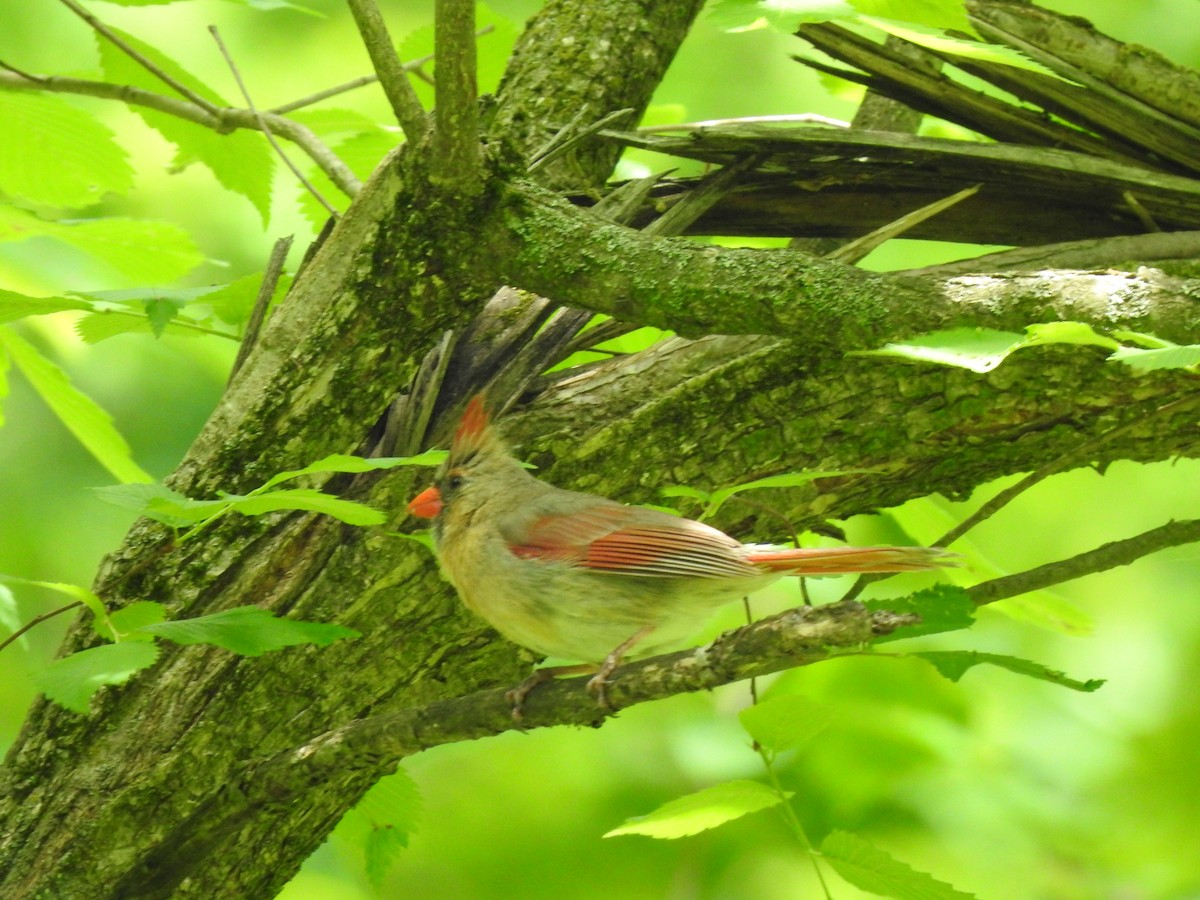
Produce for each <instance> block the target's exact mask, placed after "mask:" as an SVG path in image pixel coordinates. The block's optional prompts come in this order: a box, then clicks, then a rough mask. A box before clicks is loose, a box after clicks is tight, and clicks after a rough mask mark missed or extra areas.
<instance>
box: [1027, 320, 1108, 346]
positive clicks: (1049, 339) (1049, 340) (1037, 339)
mask: <svg viewBox="0 0 1200 900" xmlns="http://www.w3.org/2000/svg"><path fill="white" fill-rule="evenodd" d="M1025 334H1026V337H1025V340H1024V341H1022V342H1021V344H1022V346H1024V347H1036V346H1038V345H1039V344H1081V345H1084V346H1093V347H1103V348H1104V349H1106V350H1116V349H1118V348H1119V347H1120V346H1121V345H1120V344H1119V343H1118V342H1117V341H1115V340H1113V339H1112V338H1110V337H1108V336H1107V335H1103V334H1100V333H1098V332H1097V331H1096V329H1094V328H1093V327H1092V326H1091V325H1088V324H1087V323H1085V322H1045V323H1043V324H1040V325H1026V326H1025Z"/></svg>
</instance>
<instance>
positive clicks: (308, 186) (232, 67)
mask: <svg viewBox="0 0 1200 900" xmlns="http://www.w3.org/2000/svg"><path fill="white" fill-rule="evenodd" d="M208 32H209V34H211V35H212V36H213V40H214V41H216V42H217V47H218V48H219V49H220V51H221V55H222V56H223V57H225V62H226V63H228V64H229V71H230V72H232V73H233V79H234V81H236V82H237V86H238V90H240V91H241V92H242V97H243V98H244V99H245V101H246V107H247V108H248V109H249V110H250V113H251V114H252V115H253V116H254V120H255V121H256V122H257V123H258V127H259V129H260V130H261V131H262V133H263V134H264V135H266V138H267V142H268V143H269V144H270V145H271V148H272V149H273V150H274V151H275V153H276V154H277V155H278V156H279V158H280V159H282V160H283V164H284V165H285V166H287V167H288V169H290V170H291V173H292V174H293V175H295V176H296V180H297V181H299V182H300V184H301V185H303V186H304V189H305V190H306V191H308V192H309V193H310V194H312V195H313V196H314V197H316V198H317V202H318V203H320V204H321V205H322V206H323V207H325V211H326V212H327V213H329V215H331V216H332V217H333V218H335V219H336V218H337V217H338V211H337V209H336V208H335V207H334V205H333V204H332V203H330V202H329V201H328V200H326V199H325V197H324V195H323V194H322V193H321V192H320V191H318V190H317V188H316V186H315V185H314V184H313V183H312V182H311V181H309V180H308V179H307V178H305V177H304V173H303V172H301V171H300V168H299V167H298V166H297V165H296V164H295V163H294V162H292V161H291V159H289V158H288V155H287V154H286V153H284V152H283V148H282V147H280V146H279V142H278V141H276V140H275V135H273V134H271V129H270V128H268V127H267V123H266V120H265V119H264V118H263V116H262V113H260V112H259V111H258V110H257V109H256V108H255V106H254V101H253V100H251V99H250V91H249V90H247V89H246V82H244V81H243V80H242V73H241V72H239V71H238V67H237V64H236V63H235V62H234V61H233V57H232V56H231V55H230V53H229V49H228V48H227V47H226V46H225V42H224V41H223V40H221V32H219V31H218V30H217V26H216V25H209V26H208Z"/></svg>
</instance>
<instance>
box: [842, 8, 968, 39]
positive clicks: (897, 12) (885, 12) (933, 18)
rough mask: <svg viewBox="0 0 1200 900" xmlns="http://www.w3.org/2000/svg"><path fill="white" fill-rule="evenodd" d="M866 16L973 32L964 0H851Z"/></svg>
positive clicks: (864, 17) (934, 27) (941, 28)
mask: <svg viewBox="0 0 1200 900" xmlns="http://www.w3.org/2000/svg"><path fill="white" fill-rule="evenodd" d="M849 2H850V5H851V6H853V7H854V8H855V9H856V10H858V11H859V12H860V13H862V14H863V19H864V20H866V19H867V17H869V16H879V17H881V18H883V19H891V20H893V21H895V22H904V23H907V24H911V25H924V26H925V27H926V28H931V29H940V30H949V31H962V32H966V33H972V32H973V31H974V29H972V28H971V23H970V21H969V20H968V19H967V11H966V9H965V8H964V7H963V3H962V0H849Z"/></svg>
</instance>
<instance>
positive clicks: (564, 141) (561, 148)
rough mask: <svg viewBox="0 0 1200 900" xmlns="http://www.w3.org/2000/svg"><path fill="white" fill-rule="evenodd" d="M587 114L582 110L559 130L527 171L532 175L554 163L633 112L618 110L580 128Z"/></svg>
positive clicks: (538, 152)
mask: <svg viewBox="0 0 1200 900" xmlns="http://www.w3.org/2000/svg"><path fill="white" fill-rule="evenodd" d="M585 112H586V110H580V111H579V114H578V115H576V117H575V118H574V119H572V120H571V121H570V122H568V123H567V124H566V125H564V126H563V127H562V128H561V129H559V132H558V133H557V134H556V135H554V137H552V138H551V139H550V141H549V142H548V143H547V144H546V146H544V147H542V148H541V149H540V150H538V151H537V152H536V153H535V154H534V155H533V159H531V160H530V161H529V168H528V170H527V171H528V172H529V173H530V174H533V173H534V172H536V171H537V170H538V169H541V168H543V167H545V166H547V165H549V164H550V163H552V162H554V160H556V159H558V158H559V157H560V156H562V155H563V154H564V153H567V152H568V151H569V150H570V149H571V148H572V147H575V146H577V145H578V144H579V143H581V142H582V141H584V140H585V139H587V138H589V137H591V136H592V135H593V134H595V133H596V132H598V131H602V130H603V129H605V128H607V127H608V126H609V125H614V124H616V123H617V122H619V121H621V120H622V119H624V118H627V117H628V116H629V115H631V114H632V113H633V110H632V109H618V110H616V111H615V112H610V113H609V114H608V115H606V116H604V117H603V118H601V119H598V120H596V121H595V122H593V123H592V124H591V125H588V126H586V127H584V128H580V127H579V123H580V122H581V121H582V120H583V116H584V113H585Z"/></svg>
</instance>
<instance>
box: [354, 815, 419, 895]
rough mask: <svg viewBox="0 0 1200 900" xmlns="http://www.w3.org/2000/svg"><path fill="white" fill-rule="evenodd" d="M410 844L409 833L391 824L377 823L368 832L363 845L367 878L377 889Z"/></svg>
mask: <svg viewBox="0 0 1200 900" xmlns="http://www.w3.org/2000/svg"><path fill="white" fill-rule="evenodd" d="M407 846H408V835H407V834H405V833H404V832H403V831H400V830H399V829H397V828H394V827H392V826H391V825H376V826H375V827H374V828H372V829H371V830H370V831H369V832H368V833H367V842H366V845H365V846H364V847H363V853H364V854H365V856H366V868H367V880H368V881H370V882H371V886H372V887H374V888H375V890H376V891H378V890H380V889H381V888H382V886H383V881H384V879H385V878H387V876H388V873H389V872H391V871H392V869H393V868H394V867H395V865H396V863H397V862H398V861H399V859H400V854H401V853H403V852H404V848H405V847H407Z"/></svg>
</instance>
